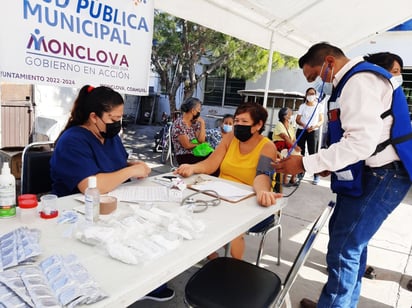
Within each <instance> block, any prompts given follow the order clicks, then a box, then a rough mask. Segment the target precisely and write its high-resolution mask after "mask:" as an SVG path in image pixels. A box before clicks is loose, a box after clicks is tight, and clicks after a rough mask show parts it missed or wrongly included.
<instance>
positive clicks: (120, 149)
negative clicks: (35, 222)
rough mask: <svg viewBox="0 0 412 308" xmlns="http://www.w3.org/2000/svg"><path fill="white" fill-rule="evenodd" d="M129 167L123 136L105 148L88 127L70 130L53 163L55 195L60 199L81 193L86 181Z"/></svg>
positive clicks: (63, 139) (56, 150)
mask: <svg viewBox="0 0 412 308" xmlns="http://www.w3.org/2000/svg"><path fill="white" fill-rule="evenodd" d="M126 166H127V152H126V150H125V148H124V146H123V143H122V141H121V139H120V137H119V136H115V137H113V138H107V139H105V142H104V144H102V143H101V142H100V140H99V139H97V138H96V136H94V135H93V133H92V132H91V131H89V130H87V129H86V128H84V127H80V126H74V127H71V128H69V129H67V130H66V131H65V132H64V133H63V134H62V135H61V136H60V138H59V140H58V141H57V144H56V148H55V150H54V152H53V155H52V158H51V160H50V167H51V179H52V193H53V194H56V195H57V196H59V197H63V196H67V195H70V194H74V193H78V192H79V190H78V188H77V185H78V184H79V183H80V182H81V181H82V180H83V179H85V178H87V177H89V176H92V175H96V174H98V173H108V172H114V171H117V170H120V169H122V168H124V167H126Z"/></svg>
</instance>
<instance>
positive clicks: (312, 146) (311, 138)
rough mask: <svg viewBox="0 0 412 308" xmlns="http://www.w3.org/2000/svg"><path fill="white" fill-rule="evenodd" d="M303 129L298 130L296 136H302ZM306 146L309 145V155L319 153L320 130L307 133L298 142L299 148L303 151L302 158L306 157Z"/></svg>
mask: <svg viewBox="0 0 412 308" xmlns="http://www.w3.org/2000/svg"><path fill="white" fill-rule="evenodd" d="M302 130H303V129H298V130H297V132H296V136H300V134H301V132H302ZM306 144H307V145H308V152H309V154H315V153H317V152H318V146H319V129H317V130H314V131H311V132H310V133H308V132H307V131H305V132H304V133H303V135H302V137H300V139H299V141H298V146H299V147H300V148H301V150H302V152H301V153H302V156H305V147H306Z"/></svg>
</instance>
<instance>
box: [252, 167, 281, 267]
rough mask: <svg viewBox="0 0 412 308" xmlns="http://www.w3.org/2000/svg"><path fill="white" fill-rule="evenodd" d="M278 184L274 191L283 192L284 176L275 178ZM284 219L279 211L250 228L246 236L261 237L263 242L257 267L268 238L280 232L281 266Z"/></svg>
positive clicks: (260, 245)
mask: <svg viewBox="0 0 412 308" xmlns="http://www.w3.org/2000/svg"><path fill="white" fill-rule="evenodd" d="M275 182H276V184H275V185H274V189H273V190H274V191H276V192H280V193H281V192H282V174H279V173H277V174H276V177H275ZM281 217H282V211H281V210H280V211H278V212H277V213H275V214H274V215H271V216H269V217H268V218H266V219H265V220H263V221H261V222H260V223H258V224H256V225H255V226H253V227H252V228H250V229H249V230H248V231H247V232H246V234H248V235H251V236H261V237H262V238H261V240H260V243H259V249H258V254H257V258H256V265H257V266H259V265H260V260H261V259H262V255H263V247H264V245H265V241H266V236H267V235H268V234H269V233H270V232H272V231H274V230H276V229H277V230H278V260H277V265H280V254H281V249H282V225H281V224H280V219H281Z"/></svg>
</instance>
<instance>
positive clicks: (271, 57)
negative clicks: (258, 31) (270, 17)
mask: <svg viewBox="0 0 412 308" xmlns="http://www.w3.org/2000/svg"><path fill="white" fill-rule="evenodd" d="M273 49H274V48H273V31H272V32H271V33H270V49H269V61H268V68H267V72H266V85H265V94H264V95H263V107H265V108H266V106H267V103H268V92H269V83H270V75H271V74H272V61H273Z"/></svg>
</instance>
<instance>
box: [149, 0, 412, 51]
mask: <svg viewBox="0 0 412 308" xmlns="http://www.w3.org/2000/svg"><path fill="white" fill-rule="evenodd" d="M155 8H157V9H160V10H162V11H165V12H168V13H169V14H172V15H174V16H177V17H180V18H183V19H187V20H190V21H192V22H195V23H198V24H201V25H203V26H206V27H208V28H211V29H214V30H217V31H220V32H223V33H226V34H229V35H231V36H234V37H237V38H239V39H242V40H244V41H247V42H250V43H253V44H256V45H258V46H261V47H263V48H266V49H271V48H272V47H273V48H274V50H276V51H279V52H281V53H283V54H286V55H291V56H295V57H300V56H301V55H303V53H304V52H305V51H306V50H307V49H308V48H309V47H310V46H311V45H313V44H314V43H317V42H320V41H327V42H330V43H332V44H335V45H336V46H338V47H340V48H342V49H343V50H349V49H350V48H352V47H354V46H356V45H357V44H359V43H361V42H363V41H365V40H367V39H369V38H371V37H373V36H375V35H378V34H380V33H383V32H385V31H386V30H388V29H390V28H392V27H394V26H396V25H399V24H401V23H403V22H404V21H406V20H408V19H410V18H412V3H411V1H410V0H392V1H376V0H346V1H341V0H283V1H279V0H190V1H187V0H155Z"/></svg>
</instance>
